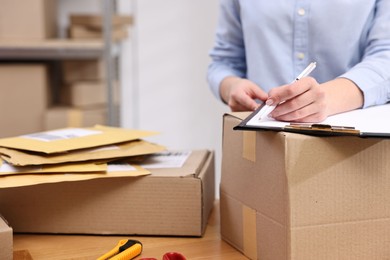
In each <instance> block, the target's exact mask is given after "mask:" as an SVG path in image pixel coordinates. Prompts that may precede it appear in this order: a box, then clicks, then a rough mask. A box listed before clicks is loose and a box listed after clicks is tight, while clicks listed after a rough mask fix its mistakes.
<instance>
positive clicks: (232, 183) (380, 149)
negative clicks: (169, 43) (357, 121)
mask: <svg viewBox="0 0 390 260" xmlns="http://www.w3.org/2000/svg"><path fill="white" fill-rule="evenodd" d="M247 115H248V113H236V114H231V115H229V114H227V115H225V116H224V130H223V131H224V133H223V158H222V176H221V186H220V192H221V193H220V199H221V202H220V207H221V235H222V238H223V239H224V240H226V241H227V242H229V243H230V244H232V245H233V246H234V247H236V248H237V249H239V250H240V251H242V252H243V253H244V254H245V255H247V256H248V257H249V258H251V259H272V260H274V259H277V260H283V259H286V260H287V259H288V260H306V259H310V260H311V259H389V258H390V247H389V245H390V189H389V187H390V160H389V159H388V158H390V140H383V139H369V138H367V139H364V138H358V137H314V136H307V135H301V134H293V133H285V132H273V131H234V130H233V127H234V126H236V125H238V124H239V123H240V122H241V119H243V118H245V117H246V116H247Z"/></svg>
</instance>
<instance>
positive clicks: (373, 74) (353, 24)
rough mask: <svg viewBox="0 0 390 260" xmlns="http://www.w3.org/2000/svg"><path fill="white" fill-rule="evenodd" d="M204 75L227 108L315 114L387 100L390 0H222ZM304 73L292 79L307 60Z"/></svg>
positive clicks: (284, 115) (279, 115) (300, 118)
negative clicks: (309, 70) (309, 67)
mask: <svg viewBox="0 0 390 260" xmlns="http://www.w3.org/2000/svg"><path fill="white" fill-rule="evenodd" d="M210 57H211V59H212V61H211V64H210V65H209V68H208V75H207V78H208V82H209V85H210V88H211V90H212V92H213V93H214V95H215V96H216V97H217V98H218V99H220V100H222V101H223V102H225V103H226V104H228V105H229V107H230V108H231V110H232V111H245V110H254V109H256V108H257V107H258V106H259V105H260V103H262V102H265V103H266V104H268V105H275V104H279V103H280V102H282V101H285V102H282V104H279V105H278V106H277V107H276V109H275V110H274V111H273V112H272V113H271V114H270V116H271V117H273V118H275V119H277V120H281V121H297V122H320V121H322V120H324V119H325V118H327V117H328V116H330V115H333V114H337V113H341V112H345V111H349V110H353V109H357V108H366V107H369V106H374V105H381V104H385V103H387V102H389V101H390V0H354V1H350V0H327V1H313V0H295V1H292V0H290V1H286V0H272V1H269V0H256V1H255V0H253V1H252V0H247V1H243V0H220V13H219V20H218V27H217V30H216V39H215V44H214V46H213V48H212V50H211V51H210ZM314 61H315V62H317V68H316V69H315V70H314V71H313V72H312V73H311V74H310V76H309V77H305V78H302V79H301V80H299V81H297V82H295V83H293V84H289V83H291V82H292V80H293V79H295V78H296V77H297V76H298V75H299V73H300V72H301V71H302V70H303V69H304V68H305V67H306V66H307V65H308V64H309V63H310V62H314Z"/></svg>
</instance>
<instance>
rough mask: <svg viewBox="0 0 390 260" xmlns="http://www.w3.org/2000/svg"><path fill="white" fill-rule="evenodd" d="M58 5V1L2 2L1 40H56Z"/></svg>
mask: <svg viewBox="0 0 390 260" xmlns="http://www.w3.org/2000/svg"><path fill="white" fill-rule="evenodd" d="M56 3H57V1H56V0H29V1H23V0H0V6H1V8H0V38H1V39H23V40H25V39H35V40H36V39H46V38H54V37H55V36H56V30H57V4H56Z"/></svg>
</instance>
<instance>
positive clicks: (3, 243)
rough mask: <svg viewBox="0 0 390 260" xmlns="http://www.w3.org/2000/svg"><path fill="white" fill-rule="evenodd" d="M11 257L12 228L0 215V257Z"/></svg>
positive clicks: (5, 259) (6, 258) (6, 259)
mask: <svg viewBox="0 0 390 260" xmlns="http://www.w3.org/2000/svg"><path fill="white" fill-rule="evenodd" d="M12 257H13V240H12V228H11V227H10V226H9V225H8V223H7V221H5V219H4V218H3V217H2V216H1V215H0V259H4V260H8V259H12Z"/></svg>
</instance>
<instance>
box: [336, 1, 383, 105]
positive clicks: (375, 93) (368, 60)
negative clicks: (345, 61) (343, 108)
mask: <svg viewBox="0 0 390 260" xmlns="http://www.w3.org/2000/svg"><path fill="white" fill-rule="evenodd" d="M389 10H390V1H388V0H378V1H377V4H376V10H375V13H374V19H373V23H372V26H371V28H370V30H369V32H368V36H367V39H366V40H365V43H366V44H365V47H364V53H363V58H362V61H361V62H360V63H358V64H356V65H355V66H354V67H353V68H352V69H350V70H349V71H348V72H346V73H344V74H343V75H342V76H341V77H345V78H348V79H350V80H352V81H353V82H354V83H355V84H356V85H357V86H358V87H359V88H360V89H361V91H362V92H363V95H364V104H363V107H364V108H365V107H369V106H374V105H382V104H385V103H387V102H389V101H390V12H389Z"/></svg>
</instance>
